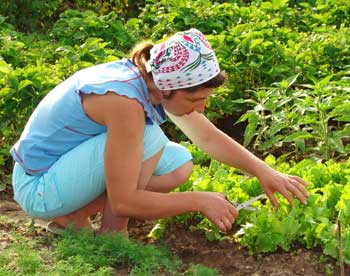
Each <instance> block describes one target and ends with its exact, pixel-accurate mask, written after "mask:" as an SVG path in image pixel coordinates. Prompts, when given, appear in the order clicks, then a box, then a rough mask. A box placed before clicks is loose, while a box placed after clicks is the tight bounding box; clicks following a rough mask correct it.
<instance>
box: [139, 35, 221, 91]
mask: <svg viewBox="0 0 350 276" xmlns="http://www.w3.org/2000/svg"><path fill="white" fill-rule="evenodd" d="M146 70H147V72H152V75H153V80H154V83H155V85H156V86H157V87H158V89H160V90H175V89H183V88H186V87H192V86H197V85H199V84H202V83H204V82H206V81H208V80H210V79H212V78H214V77H215V76H217V75H218V74H219V73H220V68H219V63H218V60H217V58H216V56H215V53H214V50H213V49H212V48H211V46H210V44H209V42H208V41H207V40H206V38H205V37H204V35H203V34H202V33H201V32H200V31H198V30H197V29H190V30H188V31H184V32H178V33H176V34H174V35H173V36H172V37H170V38H169V39H167V40H166V41H165V42H163V43H160V44H156V45H155V46H154V47H153V48H152V49H151V58H150V60H148V61H147V63H146Z"/></svg>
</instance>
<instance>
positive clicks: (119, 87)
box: [10, 59, 166, 175]
mask: <svg viewBox="0 0 350 276" xmlns="http://www.w3.org/2000/svg"><path fill="white" fill-rule="evenodd" d="M106 92H114V93H116V94H118V95H123V96H127V97H128V98H132V99H136V100H137V101H138V102H139V103H140V104H141V105H142V106H143V109H144V112H145V121H146V124H154V123H156V124H161V123H163V122H165V120H166V115H165V112H164V109H163V107H162V106H161V105H156V106H153V105H152V103H151V100H150V96H149V92H148V89H147V86H146V82H145V80H144V78H143V77H142V75H141V73H140V71H139V70H138V69H137V68H136V67H135V66H134V65H133V63H132V62H131V61H130V60H129V59H122V60H120V61H116V62H109V63H104V64H100V65H96V66H92V67H90V68H87V69H83V70H80V71H78V72H77V73H75V74H74V75H73V76H71V77H70V78H68V79H67V80H65V81H63V82H62V83H61V84H59V85H58V86H56V87H55V88H54V89H53V90H52V91H50V92H49V93H48V94H47V95H46V96H45V97H44V99H43V100H42V101H41V102H40V103H39V105H38V106H37V108H36V109H35V110H34V112H33V114H32V115H31V117H30V118H29V120H28V122H27V124H26V126H25V128H24V131H23V133H22V135H21V137H20V139H19V140H18V141H17V142H16V144H15V145H14V146H13V147H12V148H11V151H10V153H11V155H12V157H13V158H14V160H15V161H16V162H18V163H19V164H21V166H22V167H23V168H24V170H25V171H26V172H27V173H28V174H30V175H41V174H43V173H45V172H46V171H47V170H48V169H49V168H50V167H51V166H52V165H53V163H55V161H56V160H57V159H58V158H60V157H61V156H62V155H63V154H65V153H66V152H67V151H69V150H70V149H72V148H74V147H76V146H77V145H79V144H80V143H82V142H84V141H85V140H87V139H89V138H91V137H93V136H96V135H98V134H101V133H103V132H106V131H107V129H106V127H105V126H104V125H100V124H98V123H96V122H94V121H93V120H91V119H90V118H89V117H87V115H86V114H85V113H84V110H83V106H82V101H81V95H82V94H91V93H95V94H99V95H102V94H105V93H106ZM125 119H126V120H127V118H125Z"/></svg>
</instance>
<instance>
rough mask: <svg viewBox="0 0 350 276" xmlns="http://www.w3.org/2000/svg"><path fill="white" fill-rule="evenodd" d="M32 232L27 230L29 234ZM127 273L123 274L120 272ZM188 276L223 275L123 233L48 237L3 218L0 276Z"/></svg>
mask: <svg viewBox="0 0 350 276" xmlns="http://www.w3.org/2000/svg"><path fill="white" fill-rule="evenodd" d="M28 231H29V232H28ZM120 273H124V274H120ZM18 275H47V276H60V275H70V276H81V275H84V276H90V275H97V276H107V275H108V276H109V275H140V276H143V275H171V276H172V275H174V276H175V275H186V276H201V275H203V276H204V275H205V276H214V275H219V273H218V272H217V271H215V270H213V269H209V268H207V267H204V266H202V265H198V264H197V265H194V264H191V265H184V264H183V263H182V262H181V260H180V259H179V258H177V257H176V256H174V255H172V254H171V253H170V252H169V251H168V250H167V249H166V248H160V247H157V246H154V245H142V244H140V243H137V242H135V241H132V240H127V239H125V238H124V237H123V236H122V235H116V234H105V235H101V236H97V237H94V236H93V234H91V233H90V232H87V231H80V232H72V231H70V230H66V231H65V232H64V234H63V235H62V236H60V237H57V238H55V237H53V236H52V237H50V236H49V234H45V235H41V234H38V233H33V231H32V232H31V230H30V229H29V230H28V227H19V226H18V225H17V223H16V224H15V223H13V222H11V221H10V220H9V219H7V217H6V216H1V217H0V276H18Z"/></svg>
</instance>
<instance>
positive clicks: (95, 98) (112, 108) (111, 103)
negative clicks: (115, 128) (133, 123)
mask: <svg viewBox="0 0 350 276" xmlns="http://www.w3.org/2000/svg"><path fill="white" fill-rule="evenodd" d="M82 106H83V109H84V112H85V113H86V114H87V116H89V117H90V118H91V119H92V120H94V121H96V122H98V123H100V124H102V125H107V123H108V121H110V120H111V119H112V120H113V119H117V118H118V119H119V120H125V119H128V120H132V119H136V120H140V119H141V118H142V120H143V121H144V111H143V107H142V104H141V103H139V102H138V101H137V100H136V99H131V98H128V97H126V96H121V95H118V94H116V93H114V92H107V93H106V94H103V95H98V94H85V95H82Z"/></svg>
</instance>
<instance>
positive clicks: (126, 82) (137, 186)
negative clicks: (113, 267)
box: [11, 29, 308, 233]
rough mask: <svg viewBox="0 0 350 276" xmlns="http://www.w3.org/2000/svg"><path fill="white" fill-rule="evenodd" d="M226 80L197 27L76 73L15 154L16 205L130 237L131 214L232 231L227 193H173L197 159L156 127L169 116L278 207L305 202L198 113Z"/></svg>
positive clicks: (291, 183) (299, 183)
mask: <svg viewBox="0 0 350 276" xmlns="http://www.w3.org/2000/svg"><path fill="white" fill-rule="evenodd" d="M225 78H226V77H225V75H224V73H223V72H221V71H220V68H219V64H218V61H217V58H216V56H215V53H214V51H213V50H212V48H211V47H210V45H209V43H208V41H207V40H206V39H205V37H204V36H203V34H202V33H201V32H199V31H198V30H196V29H191V30H188V31H185V32H179V33H176V34H175V35H173V36H172V37H171V38H169V39H168V40H166V41H165V42H164V43H160V44H157V45H152V44H151V43H143V44H140V45H138V46H136V48H135V49H134V50H133V52H132V54H131V59H123V60H121V61H117V62H111V63H106V64H100V65H97V66H93V67H90V68H87V69H84V70H81V71H79V72H77V73H76V74H74V75H73V76H72V77H70V78H68V79H67V80H65V81H63V82H62V83H61V84H59V85H58V86H57V87H56V88H55V89H53V90H52V91H51V92H50V93H48V95H47V96H46V97H45V98H44V99H43V100H42V101H41V102H40V104H39V105H38V107H37V108H36V109H35V111H34V112H33V114H32V116H31V117H30V119H29V121H28V123H27V125H26V127H25V129H24V131H23V133H22V135H21V137H20V139H19V141H18V142H17V143H16V144H15V145H14V146H13V148H12V149H11V154H12V156H13V158H14V160H15V162H16V163H15V166H14V172H13V187H14V196H15V199H16V201H17V202H18V203H19V204H20V205H21V207H22V208H23V209H24V210H25V211H26V212H27V213H28V214H29V215H30V216H32V217H34V218H44V219H52V220H53V221H54V222H55V223H56V224H58V225H59V226H62V227H65V226H67V225H69V224H73V227H74V228H75V229H79V228H82V227H89V220H88V218H89V216H91V215H94V214H96V213H98V212H102V214H103V216H102V226H101V229H100V232H101V233H104V232H108V231H120V232H127V223H128V218H129V217H136V218H149V219H151V218H163V217H169V216H175V215H179V214H182V213H187V212H192V211H198V212H201V213H202V214H203V215H204V216H206V217H207V218H208V219H210V220H211V221H212V222H214V223H215V224H216V225H217V226H218V227H219V229H220V230H221V231H227V230H229V229H231V226H232V224H233V222H234V220H235V218H236V217H237V211H236V209H235V208H234V207H233V206H232V205H231V204H230V203H229V202H228V201H227V200H225V197H224V195H223V194H220V193H215V192H184V193H168V192H169V191H171V190H172V189H174V188H175V187H178V186H179V185H181V184H182V183H184V182H185V181H186V180H187V179H188V177H189V176H190V174H191V172H192V162H191V155H190V154H189V152H188V151H187V150H186V149H185V148H183V147H182V146H180V145H178V144H175V143H172V142H169V140H168V139H167V137H166V136H165V135H164V133H163V131H162V130H161V129H160V127H159V124H161V123H163V122H164V121H165V120H166V115H165V111H166V112H167V114H168V115H169V117H170V119H171V120H172V121H173V122H174V123H175V124H176V125H177V126H178V127H179V128H180V129H181V130H182V131H183V132H184V133H185V134H186V135H187V136H188V138H189V139H191V140H192V142H193V143H195V144H196V145H198V146H199V147H200V148H201V149H203V150H204V151H205V152H207V153H208V154H209V155H210V156H211V157H212V158H214V159H216V160H219V161H221V162H223V163H226V164H228V165H231V166H235V167H237V168H239V169H241V170H243V171H245V172H247V173H249V174H251V175H255V176H257V177H258V179H259V180H260V182H261V185H262V188H263V189H264V191H265V193H266V194H267V196H268V197H269V199H270V200H271V202H272V204H273V205H275V206H277V201H276V198H275V197H274V193H275V192H279V193H281V194H282V195H283V196H285V197H286V198H287V199H288V201H289V202H290V203H292V202H293V195H295V196H296V197H297V198H298V199H299V200H300V201H301V202H303V203H304V204H306V197H307V196H308V194H307V191H306V190H305V187H304V186H305V185H306V183H305V182H304V181H303V180H302V179H300V178H299V177H296V176H289V175H285V174H282V173H279V172H277V171H275V170H273V169H272V168H270V167H269V166H268V165H267V164H265V163H264V162H262V161H261V160H259V159H258V158H256V157H255V156H254V155H252V154H251V153H250V152H248V151H247V150H246V149H244V148H243V147H242V146H240V145H239V144H238V143H236V142H235V141H234V140H232V139H231V138H229V137H228V136H227V135H225V134H224V133H223V132H221V131H220V130H218V129H217V128H216V127H215V126H214V125H213V124H212V123H211V122H210V121H209V120H208V119H207V118H206V117H205V116H204V115H203V114H202V113H203V111H204V108H205V103H206V100H207V98H208V97H209V96H210V95H211V93H212V90H213V88H215V87H218V86H220V85H222V84H223V82H224V81H225Z"/></svg>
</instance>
